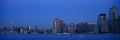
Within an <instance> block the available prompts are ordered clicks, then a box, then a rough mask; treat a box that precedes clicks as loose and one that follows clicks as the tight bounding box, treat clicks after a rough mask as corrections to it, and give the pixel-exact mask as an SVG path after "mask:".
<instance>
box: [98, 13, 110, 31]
mask: <svg viewBox="0 0 120 40" xmlns="http://www.w3.org/2000/svg"><path fill="white" fill-rule="evenodd" d="M97 27H98V32H99V33H106V32H109V30H108V22H107V17H106V14H105V13H101V14H100V15H99V16H98V21H97Z"/></svg>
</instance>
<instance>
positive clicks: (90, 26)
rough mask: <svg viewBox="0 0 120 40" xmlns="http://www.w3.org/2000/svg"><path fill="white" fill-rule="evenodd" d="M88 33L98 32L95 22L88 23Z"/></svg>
mask: <svg viewBox="0 0 120 40" xmlns="http://www.w3.org/2000/svg"><path fill="white" fill-rule="evenodd" d="M88 33H98V28H97V24H96V23H89V24H88Z"/></svg>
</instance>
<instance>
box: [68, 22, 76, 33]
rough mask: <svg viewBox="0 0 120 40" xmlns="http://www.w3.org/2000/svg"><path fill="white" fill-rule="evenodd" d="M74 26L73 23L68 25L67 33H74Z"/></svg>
mask: <svg viewBox="0 0 120 40" xmlns="http://www.w3.org/2000/svg"><path fill="white" fill-rule="evenodd" d="M75 28H76V27H75V24H74V23H70V24H69V26H68V33H75Z"/></svg>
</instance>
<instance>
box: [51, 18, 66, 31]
mask: <svg viewBox="0 0 120 40" xmlns="http://www.w3.org/2000/svg"><path fill="white" fill-rule="evenodd" d="M53 26H54V28H53V33H63V26H64V21H63V20H60V19H58V18H55V19H54V21H53Z"/></svg>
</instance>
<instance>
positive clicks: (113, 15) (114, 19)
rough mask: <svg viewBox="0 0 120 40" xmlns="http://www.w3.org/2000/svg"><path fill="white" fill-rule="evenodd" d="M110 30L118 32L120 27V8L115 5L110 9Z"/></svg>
mask: <svg viewBox="0 0 120 40" xmlns="http://www.w3.org/2000/svg"><path fill="white" fill-rule="evenodd" d="M108 21H109V30H110V32H112V33H117V32H118V30H117V28H118V27H119V15H118V8H117V7H115V6H113V7H112V8H110V10H109V19H108Z"/></svg>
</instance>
